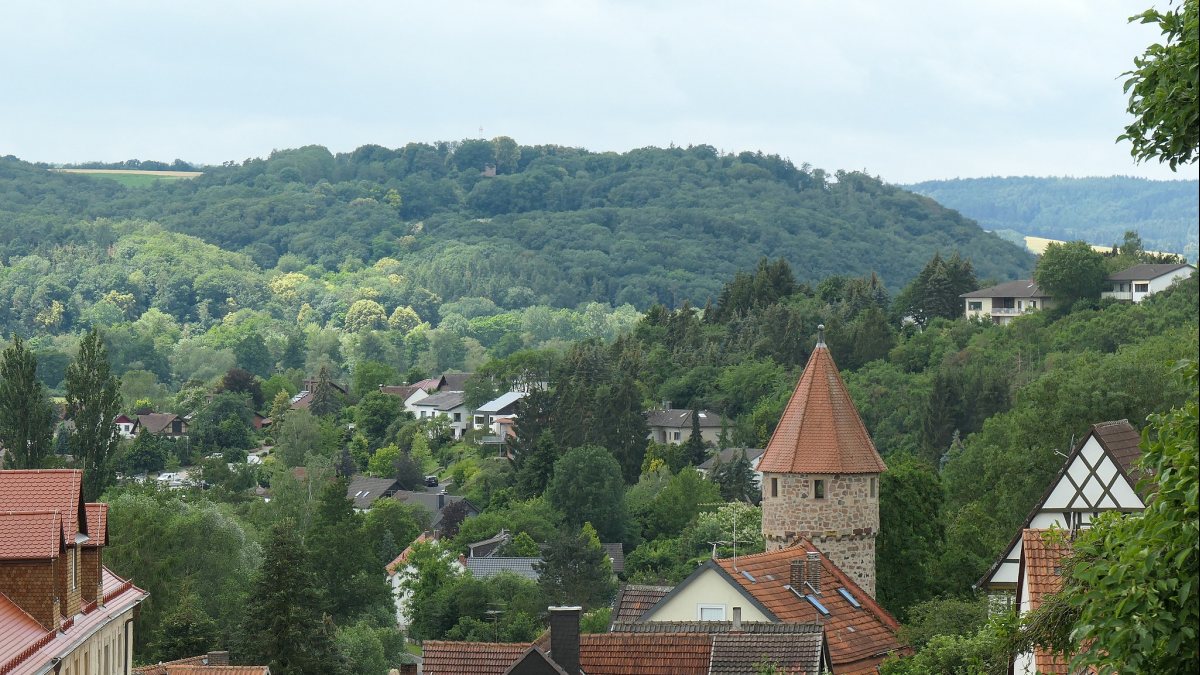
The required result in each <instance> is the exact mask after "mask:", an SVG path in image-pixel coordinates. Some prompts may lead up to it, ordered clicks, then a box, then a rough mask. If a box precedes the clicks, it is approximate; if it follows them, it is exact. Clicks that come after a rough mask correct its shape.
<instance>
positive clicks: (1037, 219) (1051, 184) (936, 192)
mask: <svg viewBox="0 0 1200 675" xmlns="http://www.w3.org/2000/svg"><path fill="white" fill-rule="evenodd" d="M905 187H906V188H908V189H910V190H912V191H913V192H916V193H918V194H922V195H926V196H928V197H932V198H933V199H936V200H937V201H938V202H939V203H941V204H945V205H946V206H948V207H950V208H952V209H957V210H958V211H960V212H961V213H962V214H963V215H965V216H967V217H968V218H974V219H975V220H977V221H979V224H980V225H981V226H982V227H984V228H985V229H987V230H991V231H999V230H1009V231H1012V232H1016V233H1019V234H1021V235H1034V236H1038V237H1047V238H1049V239H1060V240H1062V241H1074V240H1077V239H1082V240H1084V241H1086V242H1088V243H1091V244H1100V245H1107V244H1116V243H1120V241H1121V236H1122V234H1123V233H1124V232H1125V231H1126V230H1137V231H1138V233H1139V234H1141V236H1142V240H1143V241H1144V242H1145V244H1146V248H1147V249H1149V250H1151V251H1164V252H1168V253H1182V254H1184V255H1185V256H1186V257H1187V259H1188V260H1189V261H1191V262H1195V261H1196V255H1197V252H1198V251H1197V234H1196V223H1197V222H1200V196H1197V195H1200V181H1195V180H1176V181H1156V180H1146V179H1144V178H1131V177H1128V176H1110V177H1106V178H1034V177H1029V176H1020V177H1016V176H1014V177H1008V178H998V177H997V178H962V179H955V180H931V181H925V182H923V183H917V184H915V185H907V186H905Z"/></svg>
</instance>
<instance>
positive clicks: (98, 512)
mask: <svg viewBox="0 0 1200 675" xmlns="http://www.w3.org/2000/svg"><path fill="white" fill-rule="evenodd" d="M83 508H84V511H85V512H86V513H87V524H88V540H87V541H86V542H84V544H83V545H84V546H108V504H103V503H99V502H94V503H91V504H84V505H83Z"/></svg>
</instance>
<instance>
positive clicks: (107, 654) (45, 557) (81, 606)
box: [0, 469, 148, 675]
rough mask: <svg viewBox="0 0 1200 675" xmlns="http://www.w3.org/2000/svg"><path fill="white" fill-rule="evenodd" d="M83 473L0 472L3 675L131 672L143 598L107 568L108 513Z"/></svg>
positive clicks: (0, 664)
mask: <svg viewBox="0 0 1200 675" xmlns="http://www.w3.org/2000/svg"><path fill="white" fill-rule="evenodd" d="M82 483H83V472H82V471H79V470H73V469H72V470H67V469H61V470H21V471H0V673H4V675H33V674H35V673H36V674H41V673H47V672H51V671H53V672H54V673H56V674H58V675H91V674H92V673H124V672H128V670H129V668H130V667H131V664H132V661H133V612H134V609H135V608H136V607H137V606H138V604H140V603H141V602H142V601H143V600H145V599H146V597H147V596H148V594H147V593H146V592H145V591H143V590H141V589H140V588H137V587H136V586H134V585H133V584H132V582H130V581H127V580H125V579H121V578H120V577H118V576H116V575H115V574H113V573H112V572H111V571H109V569H108V568H107V567H105V566H104V559H103V558H104V546H105V545H107V543H108V536H109V532H108V505H107V504H85V503H84V501H83V489H82Z"/></svg>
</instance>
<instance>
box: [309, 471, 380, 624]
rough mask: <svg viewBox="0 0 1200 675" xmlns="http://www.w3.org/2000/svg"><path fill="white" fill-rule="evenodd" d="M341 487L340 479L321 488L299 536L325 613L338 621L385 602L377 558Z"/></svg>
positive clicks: (341, 621) (343, 485) (360, 521)
mask: <svg viewBox="0 0 1200 675" xmlns="http://www.w3.org/2000/svg"><path fill="white" fill-rule="evenodd" d="M346 484H347V482H346V479H341V480H335V481H331V482H329V483H328V484H326V485H325V486H324V488H323V489H322V491H321V496H320V501H319V502H318V504H317V510H316V512H315V514H314V517H313V524H312V527H311V528H310V529H309V532H308V536H307V537H306V538H305V544H307V545H308V548H309V550H310V552H311V556H312V562H313V571H314V572H315V573H316V576H317V584H318V587H319V588H321V589H323V591H324V596H325V597H324V600H325V603H326V604H325V607H326V611H327V612H328V613H329V614H330V616H332V617H333V619H334V621H335V622H340V623H344V622H345V621H347V620H349V619H353V618H355V617H357V616H359V615H360V614H362V613H363V612H367V611H369V610H371V609H373V608H376V609H377V608H381V607H386V606H387V605H388V604H389V603H388V600H389V593H388V591H387V588H386V586H385V584H384V577H383V575H381V574H379V565H380V560H379V558H378V557H377V556H376V555H375V551H374V550H372V548H371V542H370V540H368V539H367V538H366V537H365V536H364V529H365V528H364V520H363V518H364V517H363V515H362V514H360V513H356V512H355V511H354V502H352V501H351V500H350V499H349V498H348V497H347V496H346Z"/></svg>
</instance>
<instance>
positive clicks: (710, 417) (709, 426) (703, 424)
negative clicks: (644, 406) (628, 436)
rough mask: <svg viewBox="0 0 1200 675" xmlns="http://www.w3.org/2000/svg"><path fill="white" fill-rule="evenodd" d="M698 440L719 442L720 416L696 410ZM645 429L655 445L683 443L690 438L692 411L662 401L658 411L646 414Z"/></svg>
mask: <svg viewBox="0 0 1200 675" xmlns="http://www.w3.org/2000/svg"><path fill="white" fill-rule="evenodd" d="M696 412H697V413H698V414H699V421H700V438H701V439H702V440H703V441H704V442H705V443H713V444H716V443H719V442H720V440H721V425H722V424H724V422H722V421H721V416H720V415H718V414H717V413H715V412H711V411H708V410H698V411H696ZM646 427H647V430H648V432H649V438H650V440H652V441H654V442H655V443H675V444H678V443H684V442H686V441H687V439H689V438H691V437H692V411H691V410H681V409H678V408H672V407H671V402H670V401H663V407H662V408H661V409H659V410H651V411H650V412H648V413H646Z"/></svg>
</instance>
